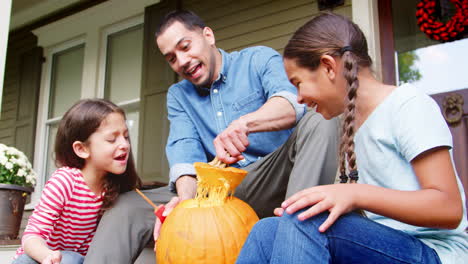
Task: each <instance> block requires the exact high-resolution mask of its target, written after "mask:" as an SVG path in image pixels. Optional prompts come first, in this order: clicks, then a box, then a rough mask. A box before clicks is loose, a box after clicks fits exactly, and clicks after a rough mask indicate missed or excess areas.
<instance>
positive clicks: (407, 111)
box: [238, 13, 468, 264]
mask: <svg viewBox="0 0 468 264" xmlns="http://www.w3.org/2000/svg"><path fill="white" fill-rule="evenodd" d="M284 63H285V68H286V72H287V74H288V77H289V79H290V81H291V83H293V84H294V85H295V86H296V87H297V89H298V92H299V97H298V100H299V101H300V102H301V103H306V104H307V105H309V106H310V107H316V109H317V112H319V113H321V114H322V115H323V116H324V117H325V118H326V119H330V118H332V117H335V116H338V115H340V114H341V113H343V112H344V116H343V126H342V143H341V146H340V172H341V177H340V178H341V179H342V182H346V181H348V180H349V181H350V182H351V183H354V182H359V183H358V184H335V185H325V186H317V187H312V188H309V189H306V190H303V191H301V192H299V193H297V194H295V195H293V196H292V197H290V198H289V199H287V200H286V201H284V202H283V203H282V204H281V208H277V209H276V210H275V214H276V215H278V216H282V217H276V218H267V219H263V220H261V221H260V222H258V224H257V225H256V226H255V227H254V228H253V230H252V232H251V234H250V236H249V238H248V240H247V241H246V243H245V245H244V247H243V249H242V251H241V253H240V255H239V258H238V263H296V264H297V263H360V264H362V263H379V264H382V263H466V262H465V261H467V260H468V241H467V235H466V233H465V230H466V228H467V220H466V208H465V206H464V205H465V202H464V199H465V194H464V192H463V188H462V186H461V183H460V181H459V180H458V177H457V175H456V173H455V170H454V167H453V164H452V159H451V148H452V140H451V134H450V131H449V129H448V127H447V125H446V124H445V122H444V119H443V117H442V115H441V113H440V110H439V108H438V106H437V105H436V103H435V102H434V101H433V100H432V99H431V98H430V97H429V96H427V95H425V94H424V93H422V92H421V91H419V90H418V89H417V88H416V87H414V86H412V85H409V84H405V85H402V86H400V87H395V86H390V85H385V84H383V83H381V82H379V81H377V80H376V79H375V78H374V77H373V74H372V72H371V69H370V67H371V59H370V57H369V55H368V52H367V43H366V40H365V37H364V35H363V33H362V32H361V30H360V29H359V28H358V26H357V25H355V24H354V23H352V22H351V21H349V20H348V19H346V18H344V17H342V16H339V15H335V14H331V13H326V14H321V15H319V16H317V17H315V18H313V19H312V20H311V21H309V22H308V23H307V24H305V25H304V26H302V27H301V28H300V29H299V30H298V31H297V32H296V33H295V34H294V36H293V37H292V38H291V40H290V41H289V43H288V44H287V46H286V48H285V51H284ZM346 168H347V169H346ZM358 172H359V173H358ZM356 209H363V210H365V213H366V215H367V218H365V217H362V216H361V215H360V214H357V213H353V212H352V211H353V210H356Z"/></svg>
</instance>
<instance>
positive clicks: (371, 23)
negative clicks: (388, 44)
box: [351, 0, 382, 80]
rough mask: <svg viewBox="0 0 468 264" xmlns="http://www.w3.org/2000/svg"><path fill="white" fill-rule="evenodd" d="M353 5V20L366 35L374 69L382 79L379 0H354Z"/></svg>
mask: <svg viewBox="0 0 468 264" xmlns="http://www.w3.org/2000/svg"><path fill="white" fill-rule="evenodd" d="M351 5H352V12H353V22H354V23H356V24H357V25H358V26H359V27H360V28H361V30H362V32H363V33H364V35H365V36H366V39H367V45H368V48H369V55H370V56H371V58H372V60H373V62H374V65H373V70H374V72H375V74H376V77H377V78H378V79H379V80H382V63H381V61H382V58H381V56H382V55H381V53H380V30H379V10H378V0H352V4H351Z"/></svg>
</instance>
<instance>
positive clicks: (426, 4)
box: [416, 0, 468, 42]
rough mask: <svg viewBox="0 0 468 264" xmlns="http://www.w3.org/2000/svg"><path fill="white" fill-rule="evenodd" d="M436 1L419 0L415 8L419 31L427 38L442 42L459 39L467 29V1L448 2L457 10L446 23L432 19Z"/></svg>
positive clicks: (452, 0)
mask: <svg viewBox="0 0 468 264" xmlns="http://www.w3.org/2000/svg"><path fill="white" fill-rule="evenodd" d="M436 1H438V0H421V2H419V3H418V5H417V6H416V18H417V19H418V26H419V29H420V30H421V31H422V32H424V33H425V34H426V35H427V36H428V37H429V38H431V39H434V40H438V41H442V42H445V41H451V40H455V39H457V38H459V37H461V36H462V35H463V34H464V31H465V29H468V0H450V1H451V2H452V3H453V4H454V5H455V7H456V8H457V10H456V12H455V15H454V16H453V17H452V18H451V19H450V20H449V21H448V22H447V23H442V22H440V21H437V20H436V18H435V17H434V12H435V6H436Z"/></svg>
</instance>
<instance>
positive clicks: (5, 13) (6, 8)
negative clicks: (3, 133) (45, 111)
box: [0, 0, 11, 116]
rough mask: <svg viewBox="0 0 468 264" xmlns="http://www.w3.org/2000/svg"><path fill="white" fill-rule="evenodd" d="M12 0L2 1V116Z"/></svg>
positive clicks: (0, 98)
mask: <svg viewBox="0 0 468 264" xmlns="http://www.w3.org/2000/svg"><path fill="white" fill-rule="evenodd" d="M10 13H11V0H2V1H0V116H1V115H2V97H3V78H4V77H5V62H6V53H7V46H8V28H9V27H10Z"/></svg>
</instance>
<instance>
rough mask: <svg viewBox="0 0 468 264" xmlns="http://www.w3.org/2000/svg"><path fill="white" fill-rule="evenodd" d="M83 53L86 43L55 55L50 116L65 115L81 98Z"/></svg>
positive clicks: (53, 59)
mask: <svg viewBox="0 0 468 264" xmlns="http://www.w3.org/2000/svg"><path fill="white" fill-rule="evenodd" d="M83 55H84V45H79V46H76V47H73V48H70V49H68V50H65V51H62V52H59V53H56V54H54V55H53V57H52V78H51V87H50V105H49V109H50V111H49V118H54V117H59V116H61V115H63V114H64V113H65V112H66V111H67V110H68V108H70V107H71V106H72V105H73V104H74V103H75V102H76V101H77V100H78V99H79V98H80V95H81V78H82V75H83Z"/></svg>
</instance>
